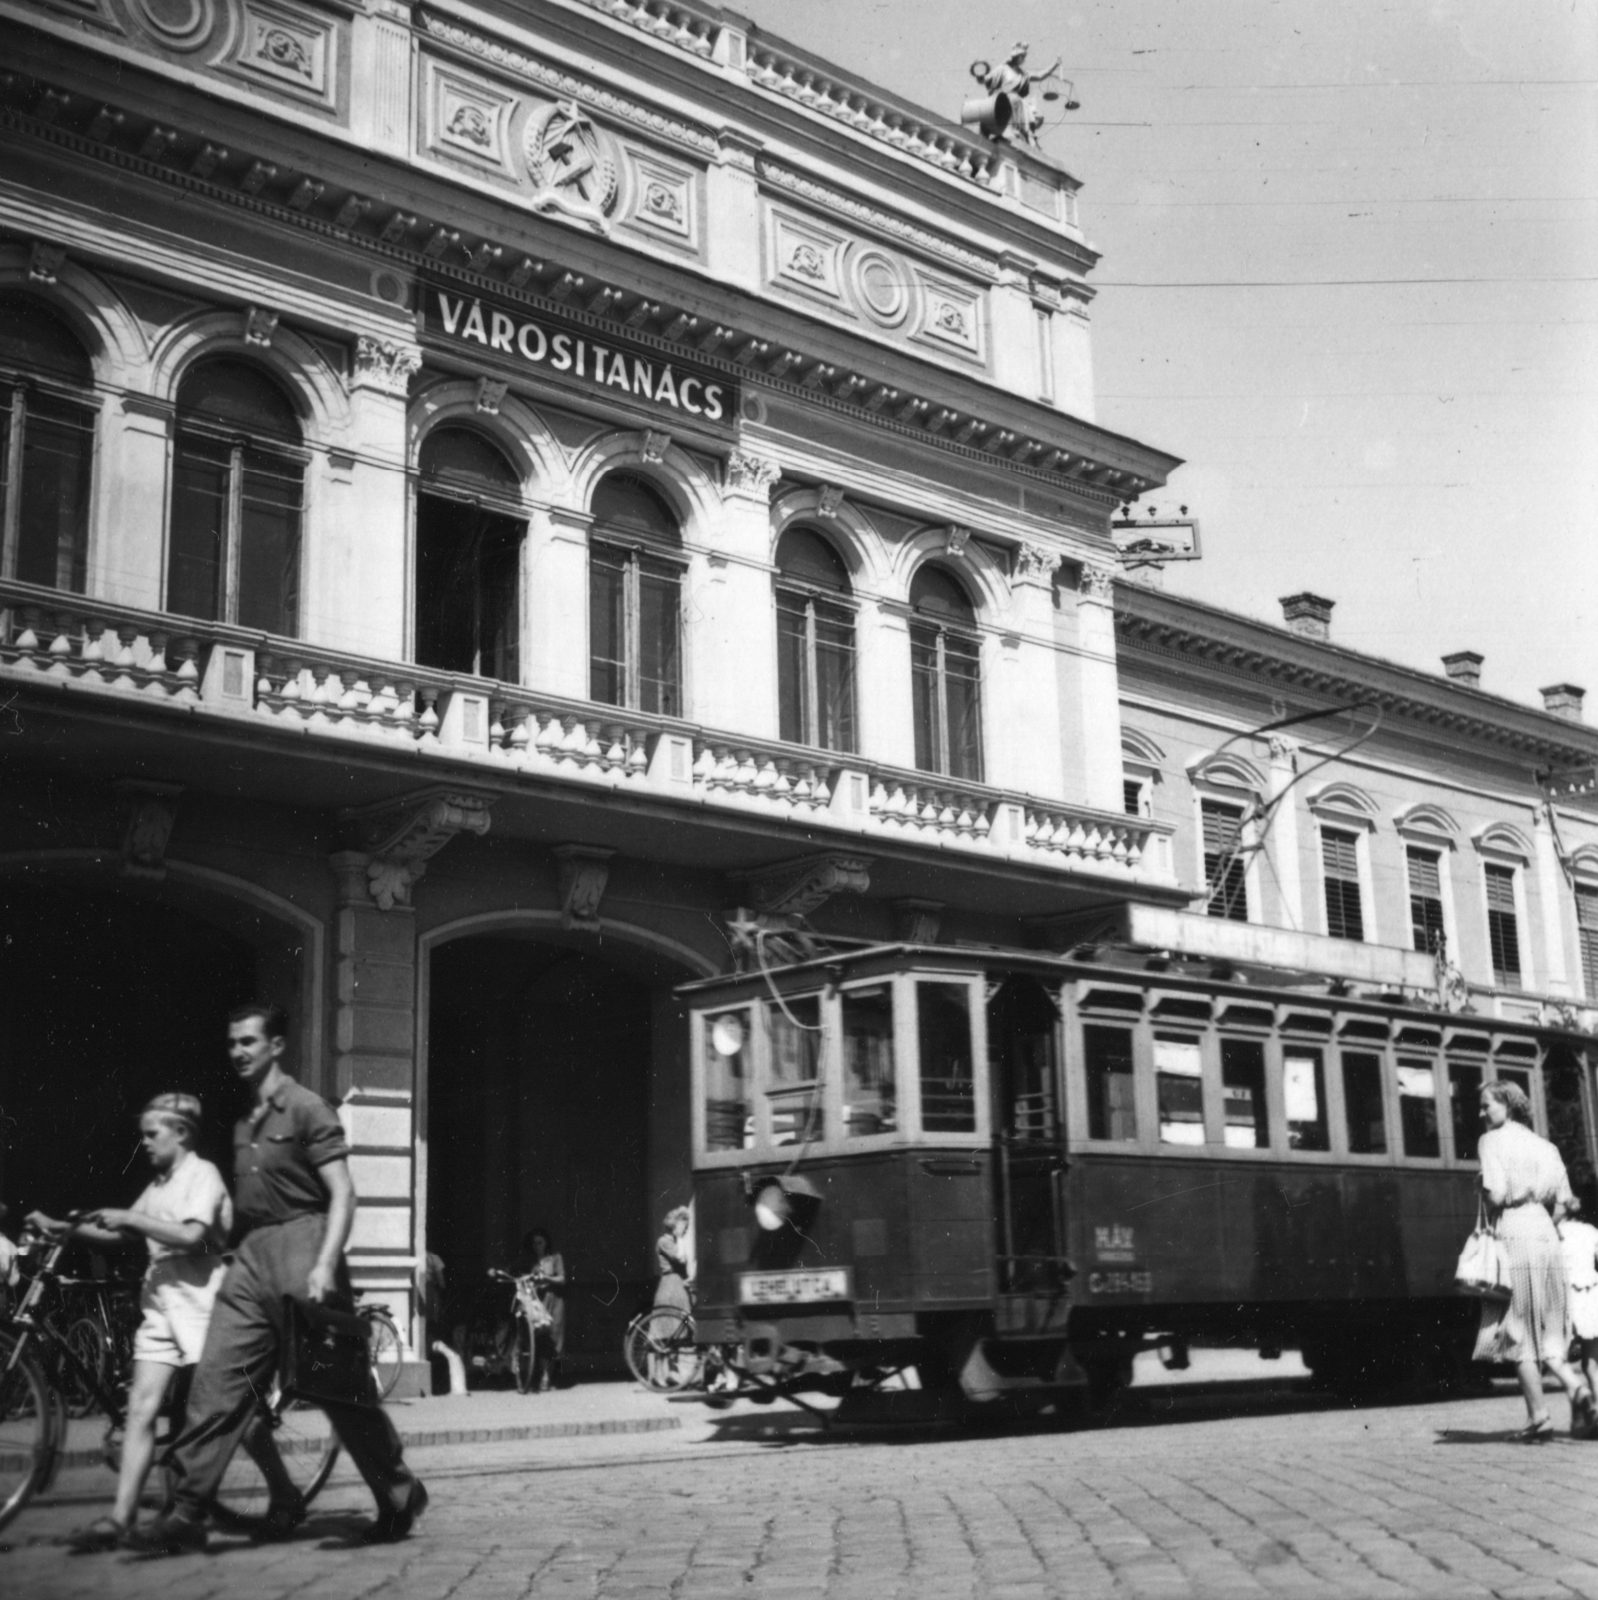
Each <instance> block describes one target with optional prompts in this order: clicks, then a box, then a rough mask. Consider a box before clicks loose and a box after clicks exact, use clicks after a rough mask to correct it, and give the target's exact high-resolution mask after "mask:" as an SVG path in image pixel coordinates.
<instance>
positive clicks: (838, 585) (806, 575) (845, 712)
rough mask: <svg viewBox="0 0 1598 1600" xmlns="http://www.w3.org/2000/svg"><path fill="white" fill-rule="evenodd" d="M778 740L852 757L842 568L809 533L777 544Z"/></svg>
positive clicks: (850, 624)
mask: <svg viewBox="0 0 1598 1600" xmlns="http://www.w3.org/2000/svg"><path fill="white" fill-rule="evenodd" d="M776 598H777V708H778V734H779V737H781V738H783V739H786V740H788V741H789V742H790V743H792V744H808V745H815V746H816V747H817V748H819V749H822V750H838V751H842V752H845V753H848V754H852V753H853V752H854V751H855V750H856V749H857V745H856V742H855V741H856V733H855V655H854V607H853V606H852V605H851V604H850V587H849V569H848V568H847V567H845V566H844V564H843V561H842V559H841V558H840V557H839V555H838V553H837V551H836V550H834V549H833V547H832V546H831V545H830V544H828V543H827V541H826V540H825V539H824V538H822V536H821V535H820V534H818V533H813V532H812V531H811V530H810V529H808V528H789V529H788V530H787V532H785V533H784V534H783V536H782V538H781V539H780V540H779V541H778V542H777V583H776Z"/></svg>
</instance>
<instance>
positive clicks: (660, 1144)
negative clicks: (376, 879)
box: [425, 931, 690, 1374]
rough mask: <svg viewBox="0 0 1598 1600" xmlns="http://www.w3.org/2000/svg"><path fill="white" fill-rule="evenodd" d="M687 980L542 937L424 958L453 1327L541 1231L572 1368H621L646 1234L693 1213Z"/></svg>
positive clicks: (507, 937) (438, 1237) (435, 1195)
mask: <svg viewBox="0 0 1598 1600" xmlns="http://www.w3.org/2000/svg"><path fill="white" fill-rule="evenodd" d="M601 952H602V953H601ZM689 975H690V974H689V973H688V972H687V971H686V970H685V969H684V968H682V967H680V966H678V965H676V964H675V963H672V962H670V961H666V960H659V959H656V958H654V957H652V956H650V955H649V954H647V953H641V952H639V951H637V950H634V949H629V948H626V947H622V946H617V945H613V944H612V943H610V942H609V941H607V942H606V943H605V944H604V945H603V946H600V947H596V944H595V941H594V940H593V939H592V938H588V939H583V940H581V941H579V940H577V939H569V940H562V939H561V938H560V937H559V936H558V935H553V936H552V935H547V934H543V933H541V932H515V931H500V932H490V933H484V934H476V935H472V936H469V937H464V938H457V939H455V940H453V941H452V942H449V943H446V944H441V945H439V946H438V947H437V948H436V949H434V950H433V952H432V955H431V961H430V966H429V971H428V978H427V997H428V998H427V1073H426V1086H427V1087H426V1118H425V1129H426V1144H427V1158H426V1169H427V1247H428V1249H429V1250H430V1251H432V1252H433V1253H435V1254H437V1255H438V1256H440V1257H441V1258H442V1259H443V1261H444V1264H445V1271H446V1274H447V1280H448V1284H449V1294H448V1301H449V1309H448V1311H447V1313H446V1322H447V1323H448V1324H449V1325H450V1326H451V1327H454V1326H455V1325H457V1324H458V1322H459V1321H460V1320H463V1319H464V1318H466V1317H467V1316H469V1315H471V1314H472V1313H473V1311H474V1309H475V1310H476V1312H477V1314H479V1315H481V1314H483V1312H484V1311H485V1309H487V1308H486V1307H485V1304H484V1302H485V1296H486V1297H487V1299H488V1300H489V1301H490V1302H491V1301H492V1300H493V1298H494V1297H495V1296H497V1295H501V1294H502V1291H501V1290H498V1289H495V1290H487V1289H486V1287H485V1286H486V1284H487V1271H488V1269H489V1268H491V1267H504V1268H514V1267H515V1266H516V1265H517V1264H518V1262H519V1261H520V1259H521V1257H522V1254H523V1250H522V1241H523V1239H524V1237H525V1236H526V1235H527V1234H528V1233H529V1232H530V1230H532V1229H534V1228H540V1229H543V1230H545V1231H546V1232H547V1234H548V1236H549V1237H550V1238H551V1239H552V1240H553V1241H554V1244H555V1247H556V1248H557V1249H558V1250H559V1251H560V1252H561V1254H562V1255H563V1256H564V1258H565V1262H566V1270H567V1274H568V1277H569V1278H570V1280H571V1284H570V1288H569V1291H568V1295H567V1335H566V1350H567V1357H568V1370H571V1371H574V1372H576V1373H579V1374H581V1373H584V1372H589V1373H600V1372H605V1371H608V1370H611V1369H612V1368H613V1367H619V1365H620V1352H621V1335H622V1332H623V1330H624V1329H625V1327H626V1323H627V1320H628V1318H629V1317H630V1316H631V1315H632V1314H633V1312H634V1310H635V1309H636V1308H637V1305H638V1303H639V1300H640V1298H641V1297H643V1296H645V1295H647V1294H648V1293H649V1292H650V1289H651V1287H652V1284H653V1280H654V1257H653V1240H654V1238H655V1235H656V1234H657V1233H658V1231H659V1229H658V1226H657V1225H656V1224H658V1220H659V1217H660V1215H661V1214H662V1213H663V1212H664V1211H665V1210H666V1209H667V1208H668V1207H669V1206H670V1205H672V1204H676V1203H680V1202H682V1201H686V1200H687V1198H688V1184H689V1150H688V1100H687V1069H686V1063H687V1057H686V1052H687V1025H686V1021H685V1019H684V1014H683V1012H682V1011H681V1008H680V1007H679V1006H678V1004H677V1001H676V999H675V997H674V996H673V994H672V985H673V984H674V983H677V982H680V981H681V980H682V979H683V978H684V977H687V976H689ZM505 1298H506V1309H508V1305H509V1301H508V1297H505Z"/></svg>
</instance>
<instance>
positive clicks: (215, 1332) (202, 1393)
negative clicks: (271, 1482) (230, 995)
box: [140, 1005, 427, 1551]
mask: <svg viewBox="0 0 1598 1600" xmlns="http://www.w3.org/2000/svg"><path fill="white" fill-rule="evenodd" d="M287 1034H288V1019H287V1018H286V1017H285V1016H284V1015H283V1012H282V1011H281V1009H280V1008H278V1007H276V1006H271V1005H259V1006H241V1007H240V1008H239V1009H238V1010H237V1011H235V1012H234V1013H233V1016H232V1019H231V1021H230V1023H229V1026H228V1052H229V1055H230V1057H231V1059H232V1062H233V1066H234V1069H235V1071H237V1073H238V1074H239V1077H240V1078H241V1079H242V1080H243V1081H244V1082H245V1083H246V1084H247V1085H248V1086H249V1087H250V1089H251V1090H252V1091H253V1094H254V1097H255V1107H254V1109H253V1111H252V1112H251V1113H250V1115H249V1116H247V1117H245V1118H243V1119H242V1120H241V1121H240V1122H239V1123H238V1125H237V1126H236V1127H235V1128H234V1130H233V1160H234V1212H235V1215H236V1217H237V1220H238V1227H239V1231H240V1233H241V1235H242V1237H241V1240H240V1243H239V1246H238V1249H237V1252H236V1253H235V1255H234V1258H233V1264H232V1266H231V1267H229V1268H228V1274H227V1277H226V1278H225V1279H224V1280H223V1283H222V1289H221V1292H220V1293H219V1294H218V1296H217V1301H216V1311H215V1313H214V1314H213V1316H212V1318H211V1330H210V1333H209V1334H208V1335H207V1337H206V1342H205V1353H204V1354H203V1355H202V1356H201V1358H200V1364H199V1367H198V1369H197V1371H196V1372H195V1376H194V1388H193V1390H192V1391H191V1393H190V1396H189V1416H190V1418H191V1419H193V1420H192V1424H191V1426H190V1427H188V1428H187V1429H185V1431H184V1434H183V1437H182V1438H180V1439H179V1440H178V1442H177V1444H176V1445H175V1446H174V1447H173V1464H174V1466H175V1467H176V1469H177V1472H178V1478H179V1481H178V1487H177V1490H176V1493H175V1496H174V1504H173V1508H172V1510H171V1512H170V1513H168V1514H167V1515H166V1516H164V1517H162V1518H160V1519H159V1520H158V1521H157V1522H156V1523H155V1524H154V1525H152V1527H151V1528H150V1529H149V1531H148V1533H147V1534H145V1535H144V1537H143V1538H142V1539H141V1540H140V1543H141V1544H142V1545H143V1546H144V1548H147V1549H152V1550H168V1551H176V1550H186V1549H197V1548H200V1547H203V1545H204V1544H205V1514H206V1508H207V1507H208V1506H209V1504H210V1502H211V1500H212V1499H213V1498H214V1496H215V1494H216V1491H217V1489H218V1487H219V1486H220V1484H221V1482H222V1476H223V1474H224V1473H225V1472H226V1471H227V1465H228V1462H229V1460H230V1459H231V1458H232V1455H233V1452H234V1450H235V1449H237V1448H238V1446H239V1444H240V1442H241V1441H242V1439H243V1437H244V1435H245V1433H246V1431H247V1430H248V1429H249V1426H250V1423H251V1421H252V1419H253V1417H254V1414H255V1404H256V1395H257V1394H258V1393H260V1392H262V1391H264V1390H265V1389H267V1388H269V1387H270V1385H271V1382H272V1377H273V1374H274V1373H275V1371H276V1369H277V1365H278V1358H279V1352H280V1349H281V1346H282V1341H283V1334H284V1313H283V1297H284V1296H285V1295H292V1296H294V1297H295V1298H297V1299H304V1300H312V1301H324V1300H338V1301H343V1302H344V1303H345V1304H346V1305H347V1304H348V1303H349V1299H350V1295H349V1275H348V1273H347V1271H346V1270H345V1266H344V1243H345V1240H346V1239H348V1237H349V1232H350V1225H351V1223H352V1222H353V1220H354V1216H355V1190H354V1187H353V1185H352V1184H351V1182H350V1174H349V1165H348V1156H349V1145H348V1143H347V1142H346V1140H345V1138H344V1129H343V1127H342V1125H341V1124H340V1122H339V1120H338V1117H337V1116H336V1115H335V1113H334V1111H333V1109H332V1107H331V1106H329V1105H328V1104H327V1102H326V1101H325V1100H323V1099H322V1098H321V1097H320V1096H319V1095H315V1094H312V1093H311V1092H310V1090H308V1089H304V1088H302V1087H301V1086H300V1085H299V1084H298V1083H296V1082H295V1081H294V1079H293V1078H291V1077H289V1075H288V1074H287V1073H286V1072H284V1070H283V1066H282V1058H283V1052H284V1049H285V1047H286V1042H287ZM323 1409H324V1410H326V1412H327V1415H328V1420H329V1421H330V1422H331V1423H332V1424H333V1430H334V1432H335V1433H337V1434H338V1436H339V1439H340V1441H341V1442H342V1444H343V1446H344V1448H345V1449H346V1450H347V1451H348V1452H349V1456H350V1459H351V1460H352V1461H353V1462H354V1463H355V1465H356V1466H357V1467H358V1468H359V1469H360V1473H361V1476H362V1477H363V1478H365V1480H366V1483H367V1487H368V1488H370V1489H371V1491H372V1494H373V1496H374V1497H375V1498H376V1501H377V1520H376V1521H375V1522H374V1523H373V1525H372V1526H371V1527H370V1528H369V1529H368V1530H367V1532H366V1534H365V1537H366V1538H367V1539H368V1540H370V1541H372V1542H384V1543H386V1542H390V1541H392V1540H395V1539H403V1538H404V1537H405V1536H406V1535H407V1534H408V1533H409V1532H410V1530H411V1525H412V1524H413V1523H414V1522H415V1520H416V1518H417V1517H418V1516H420V1515H421V1513H422V1511H423V1510H424V1509H425V1507H426V1505H427V1491H426V1490H425V1489H424V1488H423V1487H422V1485H421V1482H420V1481H419V1480H418V1479H417V1478H415V1477H413V1476H412V1474H411V1473H410V1472H409V1470H407V1468H406V1466H405V1459H404V1455H403V1452H402V1450H401V1447H400V1440H399V1435H398V1434H397V1433H396V1432H395V1431H394V1425H393V1423H392V1422H390V1421H389V1418H388V1413H387V1412H385V1411H384V1410H383V1409H382V1407H381V1406H380V1405H379V1404H378V1403H377V1394H376V1390H375V1388H373V1389H372V1390H371V1392H370V1393H369V1394H368V1395H367V1396H366V1397H365V1400H364V1401H363V1403H361V1404H348V1405H345V1404H333V1403H328V1404H326V1405H325V1406H324V1408H323ZM304 1516H305V1507H304V1503H303V1502H302V1501H298V1500H297V1499H296V1500H294V1501H287V1500H285V1501H282V1502H279V1501H277V1500H274V1502H273V1504H272V1506H271V1508H270V1510H269V1512H268V1518H269V1526H270V1527H271V1529H272V1531H273V1532H275V1533H277V1534H280V1535H282V1534H287V1533H288V1532H290V1531H292V1529H293V1528H294V1527H295V1526H296V1525H297V1524H298V1523H299V1522H301V1521H303V1519H304Z"/></svg>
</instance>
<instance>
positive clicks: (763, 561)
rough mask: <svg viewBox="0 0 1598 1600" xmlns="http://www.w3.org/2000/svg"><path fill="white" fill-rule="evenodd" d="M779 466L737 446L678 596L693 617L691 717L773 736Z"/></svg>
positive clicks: (700, 720)
mask: <svg viewBox="0 0 1598 1600" xmlns="http://www.w3.org/2000/svg"><path fill="white" fill-rule="evenodd" d="M776 481H777V465H776V463H775V462H773V461H769V460H767V459H765V458H764V457H762V456H757V455H751V454H749V453H747V452H745V451H742V450H735V451H734V452H733V453H732V455H731V457H730V458H729V459H728V462H727V466H726V471H725V476H724V479H723V484H722V503H721V509H720V513H719V515H718V516H717V517H716V519H715V522H714V524H713V525H712V526H709V527H706V528H705V529H704V537H705V542H706V543H707V544H708V545H709V546H710V548H709V550H708V551H707V552H706V554H704V555H703V556H700V557H698V558H696V559H695V561H694V563H693V566H692V568H691V570H690V572H689V582H688V588H687V591H686V592H685V594H684V596H683V601H684V611H685V613H686V615H687V616H688V617H689V618H691V619H692V626H691V629H690V630H687V631H689V632H690V633H691V639H692V649H693V659H692V661H691V662H690V664H689V670H690V673H691V677H690V680H689V687H690V690H691V693H692V699H691V702H690V704H689V707H688V714H689V716H691V717H692V718H693V720H694V721H695V722H702V723H704V724H705V725H706V726H707V727H710V728H725V729H727V730H729V731H732V732H739V733H747V734H752V735H754V736H756V737H757V738H762V739H775V738H776V737H777V631H776V630H777V619H776V607H775V604H774V601H773V598H772V592H771V489H772V485H773V484H775V483H776Z"/></svg>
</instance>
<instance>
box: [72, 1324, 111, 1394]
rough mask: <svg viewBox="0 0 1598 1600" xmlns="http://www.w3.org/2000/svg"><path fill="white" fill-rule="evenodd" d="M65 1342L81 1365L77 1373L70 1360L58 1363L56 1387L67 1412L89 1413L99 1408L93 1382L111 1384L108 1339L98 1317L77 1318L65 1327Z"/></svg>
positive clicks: (103, 1386)
mask: <svg viewBox="0 0 1598 1600" xmlns="http://www.w3.org/2000/svg"><path fill="white" fill-rule="evenodd" d="M66 1344H67V1349H69V1350H70V1351H71V1352H72V1354H73V1355H74V1356H75V1357H76V1358H77V1360H78V1362H79V1364H80V1366H81V1367H82V1371H81V1372H80V1371H79V1370H78V1368H77V1367H74V1366H73V1365H72V1364H71V1362H68V1361H63V1362H61V1364H60V1365H61V1372H60V1387H61V1392H62V1394H64V1395H65V1396H66V1402H67V1411H68V1413H69V1414H70V1415H72V1416H74V1417H89V1416H93V1415H94V1413H95V1412H96V1411H98V1410H99V1409H100V1396H99V1392H98V1390H97V1389H96V1388H95V1384H96V1383H98V1384H99V1386H100V1388H103V1389H109V1388H110V1387H111V1340H110V1338H109V1337H108V1336H107V1334H106V1331H105V1326H104V1324H103V1323H101V1321H100V1319H99V1318H98V1317H79V1318H78V1320H77V1321H76V1322H74V1323H73V1324H72V1326H71V1327H70V1328H68V1329H67V1336H66ZM90 1378H92V1379H94V1382H93V1383H91V1382H90V1381H89V1379H90Z"/></svg>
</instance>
